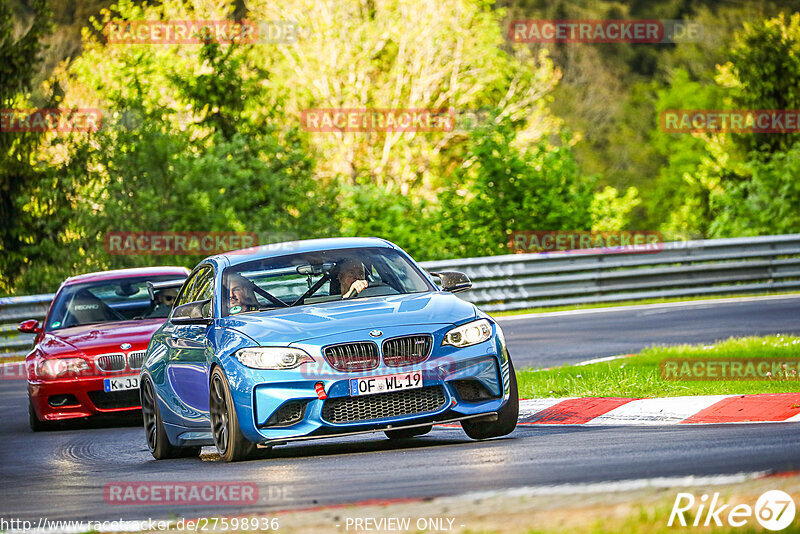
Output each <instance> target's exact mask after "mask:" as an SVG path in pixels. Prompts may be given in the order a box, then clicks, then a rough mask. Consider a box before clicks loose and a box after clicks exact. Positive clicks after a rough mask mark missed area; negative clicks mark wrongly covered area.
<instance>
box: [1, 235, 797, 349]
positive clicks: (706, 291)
mask: <svg viewBox="0 0 800 534" xmlns="http://www.w3.org/2000/svg"><path fill="white" fill-rule="evenodd" d="M421 265H422V267H423V268H424V269H426V270H428V271H434V272H435V271H446V270H455V271H463V272H464V273H466V274H467V275H468V276H469V277H470V279H471V280H472V282H473V286H472V289H471V290H469V291H465V292H463V293H459V296H460V297H462V298H464V299H465V300H468V301H471V302H474V303H475V304H476V305H477V306H479V307H480V308H481V309H482V310H485V311H487V312H493V311H503V310H519V309H524V308H533V307H550V306H560V305H569V304H593V303H603V302H619V301H624V300H641V299H649V298H663V297H684V296H686V297H688V296H702V295H721V294H736V293H762V292H769V291H784V290H794V289H800V234H789V235H777V236H762V237H743V238H734V239H713V240H702V241H678V242H672V243H664V246H663V249H662V250H659V251H657V252H649V253H609V252H586V251H580V252H579V253H575V252H555V253H540V254H509V255H504V256H489V257H484V258H466V259H460V260H442V261H428V262H421ZM53 296H54V295H32V296H26V297H7V298H0V358H2V357H9V356H18V355H24V354H26V353H27V352H28V350H30V346H31V342H32V339H33V336H32V335H29V334H20V333H19V332H17V330H16V328H17V325H18V324H19V322H20V321H23V320H25V319H42V318H44V316H45V313H46V312H47V307H48V306H49V303H50V301H51V300H52V298H53Z"/></svg>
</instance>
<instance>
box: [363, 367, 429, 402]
mask: <svg viewBox="0 0 800 534" xmlns="http://www.w3.org/2000/svg"><path fill="white" fill-rule="evenodd" d="M421 387H422V371H411V372H410V373H398V374H396V375H383V376H373V377H370V378H351V379H350V395H351V396H353V397H355V396H356V395H373V394H375V393H386V392H387V391H397V390H399V389H415V388H421Z"/></svg>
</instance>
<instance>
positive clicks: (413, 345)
mask: <svg viewBox="0 0 800 534" xmlns="http://www.w3.org/2000/svg"><path fill="white" fill-rule="evenodd" d="M432 347H433V338H432V337H431V336H430V335H429V334H421V335H416V336H403V337H395V338H392V339H387V340H386V341H384V342H383V363H385V364H386V365H389V366H392V367H399V366H401V365H410V364H414V363H419V362H421V361H423V360H425V358H427V357H428V356H429V355H430V353H431V348H432Z"/></svg>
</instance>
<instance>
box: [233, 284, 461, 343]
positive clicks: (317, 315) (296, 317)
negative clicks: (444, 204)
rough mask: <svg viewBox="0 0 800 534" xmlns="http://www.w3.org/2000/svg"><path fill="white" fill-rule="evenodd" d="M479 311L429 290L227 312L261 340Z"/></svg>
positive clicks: (448, 319) (456, 318) (454, 319)
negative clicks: (232, 313) (240, 312)
mask: <svg viewBox="0 0 800 534" xmlns="http://www.w3.org/2000/svg"><path fill="white" fill-rule="evenodd" d="M475 317H476V312H475V307H474V306H473V305H472V304H470V303H469V302H466V301H463V300H461V299H460V298H458V297H456V296H455V295H453V294H451V293H445V292H431V293H412V294H407V295H392V296H386V297H368V298H361V299H355V300H347V301H336V302H327V303H324V304H309V305H305V306H298V307H297V308H280V309H276V310H269V311H264V312H254V313H247V314H241V315H236V316H231V317H227V318H225V319H223V320H222V322H221V326H224V327H227V328H233V329H236V330H238V331H239V332H241V333H243V334H245V335H246V336H248V337H250V338H252V339H253V340H255V341H256V342H258V343H259V344H262V345H270V344H275V343H278V344H288V343H292V342H296V341H305V340H309V339H314V338H318V337H323V336H329V335H332V334H341V333H343V332H350V331H354V330H363V329H365V328H386V327H389V326H402V325H419V324H456V323H462V322H465V321H469V320H470V319H474V318H475Z"/></svg>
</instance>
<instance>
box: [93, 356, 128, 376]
mask: <svg viewBox="0 0 800 534" xmlns="http://www.w3.org/2000/svg"><path fill="white" fill-rule="evenodd" d="M95 361H96V362H97V367H98V368H99V369H100V370H101V371H106V372H108V371H122V370H123V369H125V364H126V362H125V355H124V354H122V353H121V352H120V353H118V354H103V355H101V356H98V357H97V359H96V360H95Z"/></svg>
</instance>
